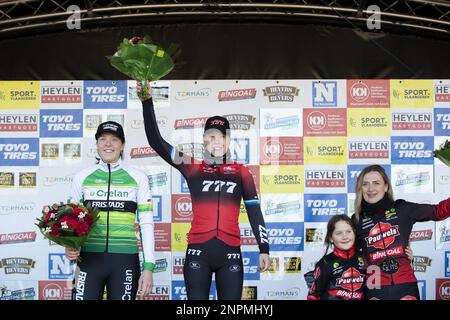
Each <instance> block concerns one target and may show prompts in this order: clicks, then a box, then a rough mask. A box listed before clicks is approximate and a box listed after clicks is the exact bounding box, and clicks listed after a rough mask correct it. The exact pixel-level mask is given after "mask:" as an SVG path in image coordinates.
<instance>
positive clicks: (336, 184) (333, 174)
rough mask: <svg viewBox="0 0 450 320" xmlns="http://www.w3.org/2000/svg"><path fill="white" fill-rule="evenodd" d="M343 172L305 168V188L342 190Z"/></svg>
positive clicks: (343, 182)
mask: <svg viewBox="0 0 450 320" xmlns="http://www.w3.org/2000/svg"><path fill="white" fill-rule="evenodd" d="M345 176H346V174H345V170H338V169H334V170H331V169H330V170H326V169H322V170H318V169H307V168H305V187H307V188H343V187H345Z"/></svg>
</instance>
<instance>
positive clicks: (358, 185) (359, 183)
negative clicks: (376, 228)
mask: <svg viewBox="0 0 450 320" xmlns="http://www.w3.org/2000/svg"><path fill="white" fill-rule="evenodd" d="M369 172H378V173H379V174H380V175H381V177H382V178H383V180H384V183H385V184H387V186H388V189H387V191H386V192H387V194H388V198H389V200H391V201H394V193H393V191H392V185H391V181H390V180H389V177H388V175H387V174H386V171H384V169H383V167H382V166H380V165H378V164H374V165H370V166H367V167H365V168H364V169H363V170H362V171H361V173H360V174H359V176H358V179H357V180H356V187H355V193H356V198H355V218H356V223H359V216H360V214H361V203H362V200H363V192H362V184H363V179H364V176H365V175H366V174H368V173H369Z"/></svg>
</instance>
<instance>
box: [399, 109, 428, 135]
mask: <svg viewBox="0 0 450 320" xmlns="http://www.w3.org/2000/svg"><path fill="white" fill-rule="evenodd" d="M391 121H392V130H400V131H404V130H408V131H409V130H432V129H433V113H432V112H421V113H418V112H393V113H392V115H391Z"/></svg>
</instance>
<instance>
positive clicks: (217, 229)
mask: <svg viewBox="0 0 450 320" xmlns="http://www.w3.org/2000/svg"><path fill="white" fill-rule="evenodd" d="M217 170H218V171H219V180H218V183H219V192H218V196H217V225H216V238H217V237H218V236H219V216H220V190H221V188H220V187H221V184H220V182H221V181H220V166H219V167H218V168H217Z"/></svg>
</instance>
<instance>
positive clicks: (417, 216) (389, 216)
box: [352, 165, 450, 300]
mask: <svg viewBox="0 0 450 320" xmlns="http://www.w3.org/2000/svg"><path fill="white" fill-rule="evenodd" d="M355 193H356V199H355V214H354V215H353V216H352V220H353V221H354V223H355V225H356V226H357V227H356V233H357V242H358V245H359V246H361V248H362V250H363V254H364V259H365V261H366V263H367V266H368V268H370V269H368V270H371V272H369V271H368V279H371V280H370V281H368V284H367V290H366V293H365V295H366V299H374V300H375V299H383V300H399V299H403V300H418V299H420V296H419V290H418V287H417V279H416V277H415V276H414V271H413V269H412V267H411V263H410V261H409V260H408V257H407V255H406V252H405V248H406V246H407V245H408V242H409V235H410V234H411V230H412V227H413V225H414V223H416V222H422V221H429V220H434V221H439V220H444V219H446V218H448V217H449V216H450V198H449V199H446V200H443V201H441V202H439V203H438V204H437V205H431V204H418V203H413V202H408V201H405V200H396V201H394V197H393V192H392V186H391V183H390V181H389V178H388V176H387V174H386V172H385V171H384V169H383V167H381V166H379V165H371V166H368V167H366V168H364V169H363V170H362V172H361V173H360V174H359V176H358V179H357V181H356V192H355ZM372 271H373V274H372ZM377 275H379V276H377ZM372 278H374V279H372Z"/></svg>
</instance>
